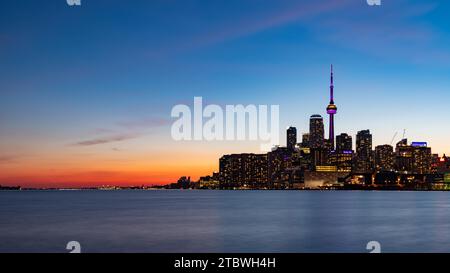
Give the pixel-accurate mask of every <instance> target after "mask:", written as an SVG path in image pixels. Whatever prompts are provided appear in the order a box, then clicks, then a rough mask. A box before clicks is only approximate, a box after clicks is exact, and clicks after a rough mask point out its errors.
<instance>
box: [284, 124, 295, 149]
mask: <svg viewBox="0 0 450 273" xmlns="http://www.w3.org/2000/svg"><path fill="white" fill-rule="evenodd" d="M296 144H297V128H295V127H289V128H288V129H287V132H286V147H287V148H288V149H289V150H294V149H295V145H296Z"/></svg>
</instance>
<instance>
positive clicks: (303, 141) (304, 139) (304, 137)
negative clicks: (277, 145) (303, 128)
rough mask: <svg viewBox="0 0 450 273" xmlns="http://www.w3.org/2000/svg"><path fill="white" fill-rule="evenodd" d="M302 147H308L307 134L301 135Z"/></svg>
mask: <svg viewBox="0 0 450 273" xmlns="http://www.w3.org/2000/svg"><path fill="white" fill-rule="evenodd" d="M301 146H302V148H309V147H310V145H309V134H303V135H302V145H301Z"/></svg>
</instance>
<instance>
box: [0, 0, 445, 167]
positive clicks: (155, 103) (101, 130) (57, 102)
mask: <svg viewBox="0 0 450 273" xmlns="http://www.w3.org/2000/svg"><path fill="white" fill-rule="evenodd" d="M449 12H450V3H449V2H448V1H433V0H430V1H408V0H391V1H382V5H381V6H380V7H370V6H368V5H367V4H366V2H365V1H364V0H342V1H333V0H317V1H274V0H273V1H271V0H268V1H261V0H259V1H258V0H245V1H242V0H239V1H237V0H226V1H206V0H203V1H191V0H184V1H181V0H178V1H176V0H169V1H168V0H164V1H156V0H154V1H140V0H137V1H132V2H131V1H123V0H122V1H115V0H108V1H106V0H82V6H80V7H69V6H68V5H67V4H66V2H65V0H54V1H32V0H28V1H27V0H16V1H7V2H6V1H5V3H2V8H1V10H0V127H1V130H0V137H1V139H2V144H0V157H2V158H17V159H16V160H15V161H14V162H16V164H17V165H20V164H21V163H22V164H25V162H24V161H21V160H26V158H30V157H34V158H39V159H42V158H44V159H47V161H48V164H49V166H50V165H51V164H52V163H53V162H55V161H60V160H61V159H62V158H67V157H70V156H73V154H78V153H88V152H89V153H90V154H101V153H109V152H111V149H113V148H114V149H115V151H116V150H124V151H126V150H133V148H134V149H135V152H136V154H133V155H131V154H129V155H125V157H132V156H137V153H138V150H139V149H138V148H137V147H142V145H147V143H150V144H149V146H151V147H153V146H154V143H162V145H163V146H164V147H167V152H169V151H172V150H171V149H175V148H174V147H177V148H176V149H178V150H179V149H186V150H185V152H186V155H187V156H189V154H190V152H191V150H190V149H193V148H192V147H198V146H196V145H198V144H190V143H187V144H186V143H185V144H184V146H179V144H176V143H172V142H171V140H170V110H171V108H172V106H174V105H175V104H178V103H188V104H190V105H192V103H193V97H194V96H202V97H203V99H204V101H205V103H216V104H220V105H225V104H279V105H280V110H281V126H280V128H285V127H287V126H290V125H294V126H297V127H298V131H299V132H300V133H304V132H306V131H307V128H308V117H309V116H310V115H312V114H316V113H317V114H322V115H323V116H325V107H326V105H327V102H328V101H327V96H328V85H329V69H330V64H331V63H333V64H334V67H335V92H336V98H335V102H336V104H337V106H338V114H337V115H336V121H335V122H336V133H341V132H347V133H350V134H352V135H354V134H356V132H357V131H358V130H362V129H371V131H372V132H373V134H374V144H375V145H377V144H384V143H389V142H390V141H391V138H392V136H393V134H394V133H395V132H396V131H398V132H399V136H401V134H402V131H403V129H406V136H407V137H408V138H409V139H410V140H417V141H428V142H429V143H430V145H431V146H432V147H433V151H434V152H439V153H450V147H449V145H448V138H449V135H450V127H449V126H447V120H448V117H449V114H450V110H449V107H448V101H449V100H450V92H449V91H450V90H449V89H450V88H449V87H450V77H449V75H450V74H449V73H450V46H449V44H450V31H449V30H450V29H449V28H450V21H449V20H450V19H449V18H448V14H449ZM325 120H327V119H325ZM117 135H121V136H124V135H125V136H129V137H124V138H119V139H121V140H120V141H116V143H114V145H113V146H105V145H99V147H87V148H88V149H90V150H89V151H86V150H82V149H86V148H85V147H79V148H76V147H73V146H71V144H73V143H78V142H82V141H89V140H96V139H99V138H100V139H101V138H105V139H118V138H115V137H114V136H117ZM281 136H282V144H284V132H282V135H281ZM135 138H139V139H138V140H136V139H135ZM398 138H399V137H398ZM397 140H398V139H397ZM133 141H135V142H134V144H133V143H132V142H133ZM190 145H192V146H191V147H189V146H190ZM208 145H210V146H208ZM151 147H150V148H148V149H147V150H145V152H146V153H147V154H150V155H152V154H153V153H154V152H155V149H156V148H154V149H153V148H151ZM258 147H259V145H258V144H257V143H250V144H249V145H247V146H245V145H240V144H236V143H235V142H230V143H220V144H219V143H210V144H205V145H204V146H202V149H211V150H212V151H213V152H212V154H211V156H210V157H209V158H214V157H216V158H217V157H218V156H220V154H222V153H229V152H237V151H238V150H239V151H241V152H244V150H248V151H249V152H252V151H256V152H257V150H258ZM49 151H52V152H51V153H50V152H49ZM172 152H173V151H172ZM140 156H144V151H143V152H142V154H141V155H140ZM123 157H124V155H122V158H123ZM0 161H1V160H0ZM3 161H4V163H3V164H2V166H3V168H8V170H12V169H14V166H11V164H13V163H12V162H13V161H11V160H3ZM73 161H75V158H73ZM5 162H6V163H5ZM5 164H6V165H7V166H6V167H5ZM30 164H31V163H30ZM67 165H68V166H70V164H67ZM65 167H67V166H65ZM17 168H18V167H17ZM61 168H62V167H61ZM80 168H81V167H80ZM205 168H206V167H205Z"/></svg>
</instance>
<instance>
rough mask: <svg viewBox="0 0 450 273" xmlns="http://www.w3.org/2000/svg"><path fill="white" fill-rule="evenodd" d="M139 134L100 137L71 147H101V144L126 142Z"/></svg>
mask: <svg viewBox="0 0 450 273" xmlns="http://www.w3.org/2000/svg"><path fill="white" fill-rule="evenodd" d="M138 136H139V135H138V134H119V135H112V136H106V137H100V138H95V139H90V140H84V141H80V142H77V143H74V144H72V145H71V146H93V145H100V144H106V143H111V142H120V141H125V140H129V139H133V138H137V137H138Z"/></svg>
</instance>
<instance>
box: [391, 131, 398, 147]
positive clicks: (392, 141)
mask: <svg viewBox="0 0 450 273" xmlns="http://www.w3.org/2000/svg"><path fill="white" fill-rule="evenodd" d="M397 135H398V132H395V134H394V136H393V137H392V140H391V146H392V143H394V140H395V137H396V136H397Z"/></svg>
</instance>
